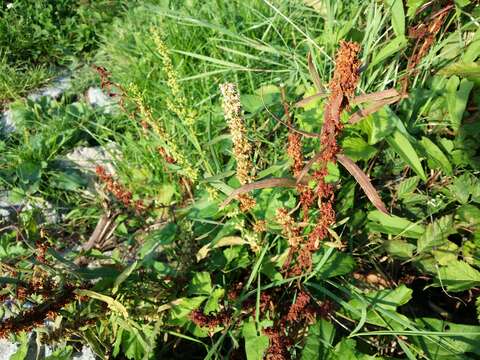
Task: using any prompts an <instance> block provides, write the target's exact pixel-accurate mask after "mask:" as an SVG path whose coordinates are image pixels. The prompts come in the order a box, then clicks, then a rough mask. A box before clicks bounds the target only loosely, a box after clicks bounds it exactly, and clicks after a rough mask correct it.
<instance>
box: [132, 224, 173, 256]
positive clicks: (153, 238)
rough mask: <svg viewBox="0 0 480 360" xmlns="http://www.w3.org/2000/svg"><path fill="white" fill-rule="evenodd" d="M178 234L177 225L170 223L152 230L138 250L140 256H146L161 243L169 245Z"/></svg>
mask: <svg viewBox="0 0 480 360" xmlns="http://www.w3.org/2000/svg"><path fill="white" fill-rule="evenodd" d="M176 235H177V225H175V224H174V223H169V224H167V225H165V226H164V227H163V228H161V229H159V230H156V231H152V232H151V233H149V234H148V236H147V239H146V240H145V242H144V243H143V245H142V247H141V248H140V250H139V251H138V256H139V257H140V258H142V259H143V258H145V257H146V256H147V255H148V254H150V253H152V252H154V251H155V250H156V249H157V248H158V247H159V246H161V245H168V244H170V243H172V242H173V241H174V240H175V236H176Z"/></svg>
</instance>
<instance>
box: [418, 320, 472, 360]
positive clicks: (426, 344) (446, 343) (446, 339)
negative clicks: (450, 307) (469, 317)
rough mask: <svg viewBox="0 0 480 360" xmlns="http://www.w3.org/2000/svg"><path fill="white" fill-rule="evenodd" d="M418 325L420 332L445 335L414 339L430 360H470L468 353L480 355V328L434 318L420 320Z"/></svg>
mask: <svg viewBox="0 0 480 360" xmlns="http://www.w3.org/2000/svg"><path fill="white" fill-rule="evenodd" d="M416 323H417V326H418V327H419V328H420V330H425V331H435V332H442V333H444V334H445V335H444V336H442V335H440V336H434V337H432V336H429V337H427V336H418V337H416V336H415V337H412V340H413V342H414V343H415V344H416V345H417V346H418V347H419V348H420V349H421V350H422V351H424V352H425V355H426V356H427V357H428V359H442V360H448V359H469V358H471V356H466V353H471V354H476V355H480V326H476V325H463V324H455V323H453V322H449V321H445V320H440V319H433V318H420V319H417V320H416ZM449 333H451V334H452V335H453V334H455V336H452V335H449ZM474 358H475V357H474Z"/></svg>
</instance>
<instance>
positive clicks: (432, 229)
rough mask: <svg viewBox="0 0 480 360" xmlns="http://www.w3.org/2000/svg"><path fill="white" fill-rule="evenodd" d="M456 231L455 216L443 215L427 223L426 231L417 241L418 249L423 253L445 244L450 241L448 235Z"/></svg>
mask: <svg viewBox="0 0 480 360" xmlns="http://www.w3.org/2000/svg"><path fill="white" fill-rule="evenodd" d="M454 233H456V230H455V228H454V226H453V216H452V215H446V216H444V217H441V218H439V219H437V220H435V221H434V222H433V223H431V224H428V225H427V227H426V229H425V232H424V233H423V235H422V236H421V237H420V238H419V239H418V241H417V251H418V252H419V253H422V252H425V251H429V250H432V249H433V248H435V247H437V246H441V245H444V244H446V242H447V241H448V239H447V238H448V236H449V235H451V234H454Z"/></svg>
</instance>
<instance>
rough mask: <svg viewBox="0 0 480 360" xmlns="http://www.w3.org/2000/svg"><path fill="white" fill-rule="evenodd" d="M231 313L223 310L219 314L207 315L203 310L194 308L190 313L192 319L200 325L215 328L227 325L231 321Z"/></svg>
mask: <svg viewBox="0 0 480 360" xmlns="http://www.w3.org/2000/svg"><path fill="white" fill-rule="evenodd" d="M230 318H231V314H230V312H229V311H227V310H225V309H224V310H222V311H220V312H218V313H217V314H209V315H206V314H204V313H203V311H202V310H200V309H197V310H193V311H192V312H191V313H190V320H192V322H193V323H194V324H195V325H197V326H200V327H203V328H209V329H213V328H216V327H217V326H219V325H227V324H228V323H229V321H230Z"/></svg>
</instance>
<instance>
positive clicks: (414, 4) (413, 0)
mask: <svg viewBox="0 0 480 360" xmlns="http://www.w3.org/2000/svg"><path fill="white" fill-rule="evenodd" d="M427 1H428V0H407V8H408V11H407V16H408V17H409V18H412V17H414V15H415V13H416V11H417V10H418V8H419V7H420V6H422V5H423V4H425V3H426V2H427Z"/></svg>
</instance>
